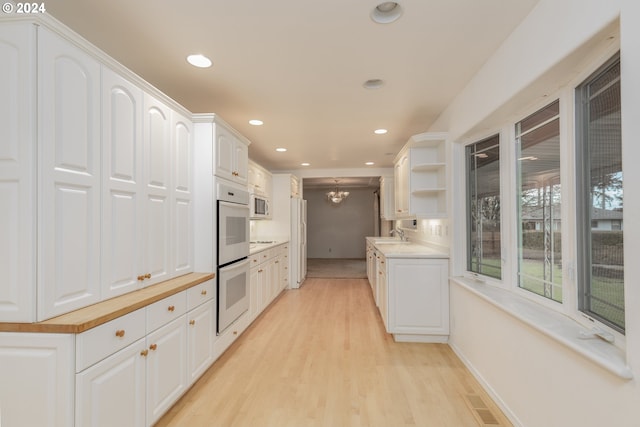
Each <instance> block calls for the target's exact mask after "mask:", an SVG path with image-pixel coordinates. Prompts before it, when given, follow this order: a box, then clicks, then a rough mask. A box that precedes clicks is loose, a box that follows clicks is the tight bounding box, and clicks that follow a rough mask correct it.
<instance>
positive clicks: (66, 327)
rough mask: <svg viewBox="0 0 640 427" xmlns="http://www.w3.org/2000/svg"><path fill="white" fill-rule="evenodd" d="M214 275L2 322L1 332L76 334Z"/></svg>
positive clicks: (188, 276) (195, 276)
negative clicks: (34, 318) (26, 320)
mask: <svg viewBox="0 0 640 427" xmlns="http://www.w3.org/2000/svg"><path fill="white" fill-rule="evenodd" d="M214 277H215V274H214V273H189V274H185V275H184V276H180V277H176V278H173V279H170V280H166V281H164V282H160V283H158V284H155V285H152V286H149V287H148V288H144V289H140V290H137V291H134V292H130V293H128V294H125V295H121V296H118V297H115V298H111V299H108V300H106V301H102V302H99V303H96V304H93V305H90V306H88V307H84V308H81V309H79V310H75V311H72V312H70V313H66V314H63V315H61V316H58V317H54V318H51V319H48V320H45V321H42V322H37V323H3V322H0V332H41V333H57V334H78V333H80V332H84V331H86V330H88V329H91V328H94V327H96V326H98V325H101V324H103V323H106V322H108V321H110V320H113V319H116V318H118V317H120V316H124V315H125V314H128V313H131V312H132V311H135V310H138V309H139V308H143V307H146V306H147V305H149V304H152V303H154V302H156V301H160V300H161V299H163V298H166V297H168V296H171V295H173V294H177V293H178V292H182V291H184V290H186V289H189V288H191V287H193V286H196V285H199V284H200V283H203V282H206V281H207V280H211V279H213V278H214Z"/></svg>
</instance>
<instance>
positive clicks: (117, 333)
mask: <svg viewBox="0 0 640 427" xmlns="http://www.w3.org/2000/svg"><path fill="white" fill-rule="evenodd" d="M116 336H117V337H118V338H122V337H124V329H118V330H117V331H116Z"/></svg>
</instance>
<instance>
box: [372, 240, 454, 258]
mask: <svg viewBox="0 0 640 427" xmlns="http://www.w3.org/2000/svg"><path fill="white" fill-rule="evenodd" d="M366 239H367V241H368V242H369V243H371V244H372V245H373V246H375V248H376V251H378V252H380V253H381V254H382V255H384V256H385V257H387V258H449V253H448V252H447V251H446V249H442V248H439V247H435V246H427V245H423V244H419V243H414V242H411V241H408V242H407V241H405V242H403V241H401V240H400V239H398V238H395V237H367V238H366Z"/></svg>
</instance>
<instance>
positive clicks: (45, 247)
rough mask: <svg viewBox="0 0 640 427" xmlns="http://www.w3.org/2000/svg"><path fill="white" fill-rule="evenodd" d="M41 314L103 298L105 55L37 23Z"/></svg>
mask: <svg viewBox="0 0 640 427" xmlns="http://www.w3.org/2000/svg"><path fill="white" fill-rule="evenodd" d="M37 50H38V70H37V74H38V85H37V87H38V145H39V153H40V155H39V158H38V175H39V185H38V226H37V227H38V239H37V245H38V273H37V276H38V285H37V291H38V297H37V300H38V304H37V307H38V318H39V319H46V318H49V317H53V316H56V315H58V314H62V313H65V312H68V311H70V310H74V309H77V308H80V307H83V306H86V305H88V304H92V303H94V302H97V301H99V300H100V197H101V192H100V182H101V176H100V171H101V164H100V154H101V153H100V123H101V122H100V63H99V62H98V61H97V60H95V59H94V58H93V57H91V56H90V55H88V54H87V53H86V52H84V51H83V50H81V49H79V48H78V47H76V46H74V45H72V44H71V43H69V42H68V41H67V40H65V39H63V38H62V37H60V36H58V35H57V34H54V33H53V32H51V31H49V30H48V29H46V28H44V27H39V28H38V49H37Z"/></svg>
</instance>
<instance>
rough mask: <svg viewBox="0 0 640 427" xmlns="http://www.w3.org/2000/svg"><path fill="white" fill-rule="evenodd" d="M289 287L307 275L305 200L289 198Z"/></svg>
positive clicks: (297, 283) (299, 283) (294, 285)
mask: <svg viewBox="0 0 640 427" xmlns="http://www.w3.org/2000/svg"><path fill="white" fill-rule="evenodd" d="M290 244H291V282H290V283H291V287H292V288H299V287H300V285H301V284H302V282H304V279H305V277H306V276H307V201H306V200H303V199H295V198H294V199H291V242H290Z"/></svg>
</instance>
